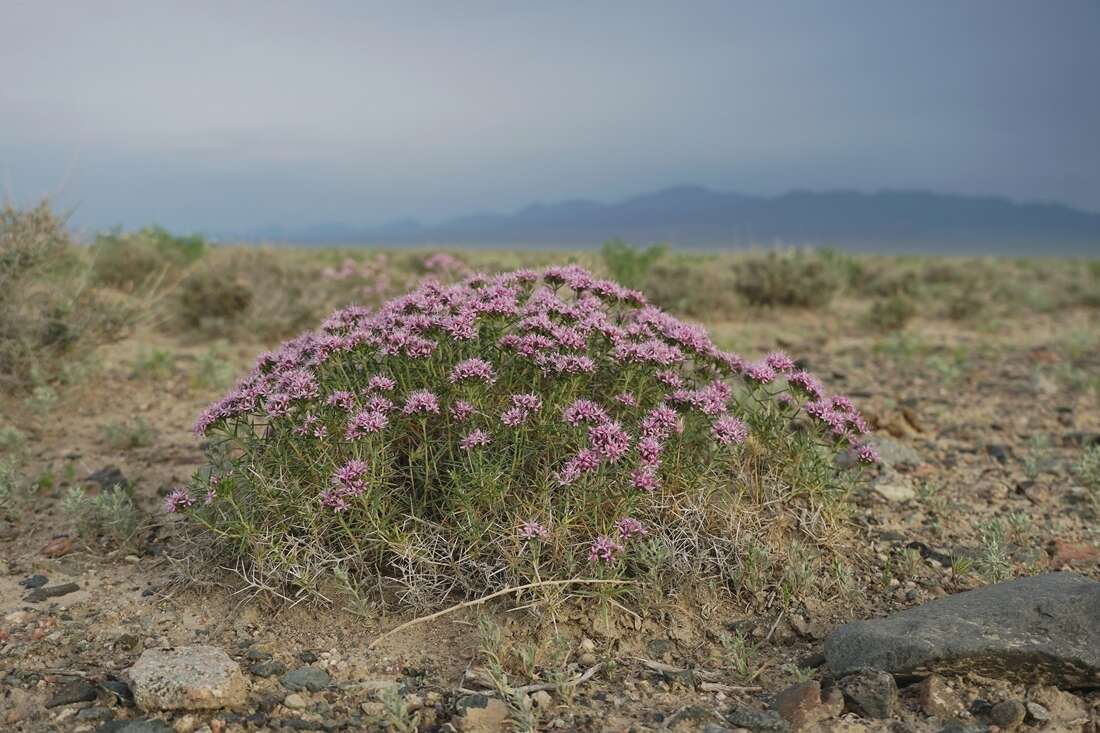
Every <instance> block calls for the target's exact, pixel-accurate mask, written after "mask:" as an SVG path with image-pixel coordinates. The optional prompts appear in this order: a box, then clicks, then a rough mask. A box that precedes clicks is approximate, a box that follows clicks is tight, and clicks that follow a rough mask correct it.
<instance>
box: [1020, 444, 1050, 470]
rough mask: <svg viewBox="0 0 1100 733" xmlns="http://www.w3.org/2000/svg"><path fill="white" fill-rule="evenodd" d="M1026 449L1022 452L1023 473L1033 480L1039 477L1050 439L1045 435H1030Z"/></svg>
mask: <svg viewBox="0 0 1100 733" xmlns="http://www.w3.org/2000/svg"><path fill="white" fill-rule="evenodd" d="M1027 444H1028V449H1027V452H1026V453H1024V458H1023V463H1024V475H1025V476H1027V477H1028V479H1030V480H1032V481H1034V480H1035V479H1037V478H1038V477H1039V474H1040V473H1041V472H1042V470H1043V466H1044V464H1045V462H1046V460H1047V455H1048V453H1049V450H1050V439H1049V438H1048V437H1047V436H1046V435H1032V436H1030V437H1029V438H1028V441H1027Z"/></svg>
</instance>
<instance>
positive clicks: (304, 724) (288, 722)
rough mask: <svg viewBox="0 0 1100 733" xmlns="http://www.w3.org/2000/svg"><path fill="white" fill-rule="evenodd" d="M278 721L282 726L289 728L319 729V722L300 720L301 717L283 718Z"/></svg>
mask: <svg viewBox="0 0 1100 733" xmlns="http://www.w3.org/2000/svg"><path fill="white" fill-rule="evenodd" d="M279 723H280V724H281V725H282V727H283V728H289V729H290V730H321V724H320V723H314V722H313V721H311V720H302V719H301V718H283V719H282V720H280V721H279Z"/></svg>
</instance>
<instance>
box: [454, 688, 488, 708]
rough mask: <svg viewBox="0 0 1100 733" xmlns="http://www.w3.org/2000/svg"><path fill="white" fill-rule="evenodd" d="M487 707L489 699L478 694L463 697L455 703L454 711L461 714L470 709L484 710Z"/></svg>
mask: <svg viewBox="0 0 1100 733" xmlns="http://www.w3.org/2000/svg"><path fill="white" fill-rule="evenodd" d="M488 705H489V697H488V696H487V695H482V694H480V693H474V694H472V695H463V696H462V697H460V698H458V700H457V701H456V702H455V710H458V711H459V712H463V711H466V710H469V709H470V708H484V707H488Z"/></svg>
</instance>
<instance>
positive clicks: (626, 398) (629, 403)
mask: <svg viewBox="0 0 1100 733" xmlns="http://www.w3.org/2000/svg"><path fill="white" fill-rule="evenodd" d="M613 399H614V400H615V401H616V402H618V403H619V404H620V405H623V406H624V407H637V406H638V398H637V397H636V396H634V393H633V392H623V393H621V394H617V395H615V397H614V398H613Z"/></svg>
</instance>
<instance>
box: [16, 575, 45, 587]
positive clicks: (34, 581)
mask: <svg viewBox="0 0 1100 733" xmlns="http://www.w3.org/2000/svg"><path fill="white" fill-rule="evenodd" d="M49 582H50V579H49V578H47V577H46V576H45V575H32V576H30V577H29V578H23V579H22V580H20V581H19V585H21V586H23V587H24V588H26V589H27V590H32V589H34V588H41V587H42V586H44V585H45V584H46V583H49Z"/></svg>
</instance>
